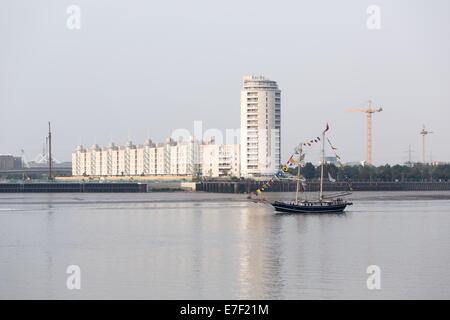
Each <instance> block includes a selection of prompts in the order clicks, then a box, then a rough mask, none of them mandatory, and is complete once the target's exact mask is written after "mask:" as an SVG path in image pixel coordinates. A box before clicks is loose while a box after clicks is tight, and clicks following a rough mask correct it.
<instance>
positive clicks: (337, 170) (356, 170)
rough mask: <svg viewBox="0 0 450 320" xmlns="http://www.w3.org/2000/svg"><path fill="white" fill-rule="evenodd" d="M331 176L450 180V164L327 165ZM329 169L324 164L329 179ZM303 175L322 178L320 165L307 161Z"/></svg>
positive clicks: (351, 179) (310, 178)
mask: <svg viewBox="0 0 450 320" xmlns="http://www.w3.org/2000/svg"><path fill="white" fill-rule="evenodd" d="M327 166H328V169H329V171H330V173H331V176H332V177H333V178H334V179H336V180H337V181H354V182H356V181H365V182H367V181H373V182H390V181H422V182H426V181H449V180H450V164H443V165H437V166H431V165H428V164H414V166H405V165H394V166H390V165H388V164H386V165H384V166H378V167H376V166H362V165H360V166H343V167H338V166H336V165H334V164H329V165H327ZM328 169H327V167H326V166H324V179H325V180H328ZM289 173H290V174H292V175H296V174H297V168H296V167H294V168H289ZM301 175H302V176H303V177H305V178H306V179H307V180H319V179H320V166H317V167H314V165H313V164H312V163H311V162H307V163H306V164H305V165H304V166H303V167H302V168H301Z"/></svg>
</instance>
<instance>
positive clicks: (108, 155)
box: [72, 137, 239, 177]
mask: <svg viewBox="0 0 450 320" xmlns="http://www.w3.org/2000/svg"><path fill="white" fill-rule="evenodd" d="M202 174H206V175H207V176H210V177H220V176H239V145H215V144H212V143H211V142H203V141H196V140H194V139H193V138H192V137H191V138H190V140H189V141H186V142H175V141H173V140H172V139H166V141H165V142H164V143H157V144H155V143H153V142H152V141H151V140H150V139H148V140H146V141H145V143H144V144H143V145H137V146H136V145H134V144H133V143H132V142H131V141H127V142H126V143H125V145H124V146H116V145H115V144H114V143H112V142H111V143H109V144H108V146H106V147H104V148H100V147H99V146H98V145H97V144H94V145H93V146H92V147H91V148H89V149H84V148H83V147H82V146H78V147H77V150H76V152H74V153H73V154H72V175H73V176H138V175H144V176H147V175H174V176H176V175H202Z"/></svg>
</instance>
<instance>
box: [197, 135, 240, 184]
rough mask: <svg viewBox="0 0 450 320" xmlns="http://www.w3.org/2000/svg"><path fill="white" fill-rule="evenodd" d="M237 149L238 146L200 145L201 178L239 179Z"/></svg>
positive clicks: (238, 155)
mask: <svg viewBox="0 0 450 320" xmlns="http://www.w3.org/2000/svg"><path fill="white" fill-rule="evenodd" d="M239 149H240V146H239V145H238V144H224V145H218V144H211V143H208V144H204V145H202V152H201V153H202V163H201V167H202V176H203V177H240V175H241V173H240V154H239V151H240V150H239Z"/></svg>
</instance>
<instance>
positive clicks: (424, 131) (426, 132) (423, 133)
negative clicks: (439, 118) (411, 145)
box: [419, 124, 434, 163]
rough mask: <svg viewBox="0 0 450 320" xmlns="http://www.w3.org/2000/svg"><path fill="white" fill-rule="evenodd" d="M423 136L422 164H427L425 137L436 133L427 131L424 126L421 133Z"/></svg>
mask: <svg viewBox="0 0 450 320" xmlns="http://www.w3.org/2000/svg"><path fill="white" fill-rule="evenodd" d="M419 133H420V134H421V135H422V163H425V136H426V135H427V134H430V133H434V132H433V131H431V130H425V125H424V124H423V125H422V131H420V132H419Z"/></svg>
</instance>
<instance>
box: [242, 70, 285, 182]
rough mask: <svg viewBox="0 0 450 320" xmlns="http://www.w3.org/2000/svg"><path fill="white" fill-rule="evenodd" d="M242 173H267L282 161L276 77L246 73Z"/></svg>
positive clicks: (247, 175) (244, 81)
mask: <svg viewBox="0 0 450 320" xmlns="http://www.w3.org/2000/svg"><path fill="white" fill-rule="evenodd" d="M240 153H241V175H242V176H244V177H249V176H260V175H269V174H273V173H274V172H276V170H277V169H278V167H279V165H280V163H281V91H280V90H279V89H278V85H277V83H276V82H275V81H271V80H269V79H266V78H264V77H255V76H246V77H244V79H243V86H242V91H241V151H240Z"/></svg>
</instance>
